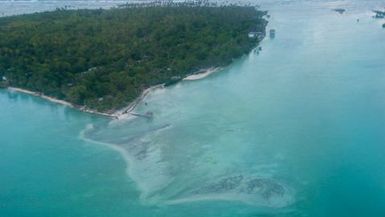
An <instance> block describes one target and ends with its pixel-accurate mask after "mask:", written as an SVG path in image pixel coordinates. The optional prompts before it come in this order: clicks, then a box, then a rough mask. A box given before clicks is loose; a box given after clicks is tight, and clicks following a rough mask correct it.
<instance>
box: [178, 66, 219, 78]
mask: <svg viewBox="0 0 385 217" xmlns="http://www.w3.org/2000/svg"><path fill="white" fill-rule="evenodd" d="M220 70H222V68H221V67H210V68H207V69H202V70H199V71H197V72H195V73H193V74H191V75H188V76H186V77H185V78H183V79H182V80H183V81H196V80H201V79H204V78H207V77H208V76H210V75H211V74H214V73H216V72H218V71H220Z"/></svg>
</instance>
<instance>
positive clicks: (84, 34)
mask: <svg viewBox="0 0 385 217" xmlns="http://www.w3.org/2000/svg"><path fill="white" fill-rule="evenodd" d="M265 14H266V12H263V11H259V10H256V8H255V7H253V6H235V5H227V6H215V7H213V6H212V5H196V6H192V5H191V4H188V5H183V4H180V3H178V5H172V4H169V5H166V6H165V5H164V6H161V7H160V6H156V5H155V6H147V7H133V6H127V7H120V8H115V9H109V10H104V9H98V10H57V11H54V12H44V13H36V14H30V15H21V16H13V17H5V18H0V78H3V79H4V78H5V79H6V81H5V80H4V81H3V82H2V84H3V86H4V84H6V85H10V86H15V87H21V88H26V89H29V90H33V91H37V92H41V93H44V94H45V95H49V96H53V97H56V98H58V99H64V100H67V101H69V102H72V103H74V104H76V105H79V106H82V105H84V106H86V107H88V108H91V109H96V110H98V111H104V112H109V111H112V110H114V109H117V108H121V107H123V106H125V105H127V104H128V103H129V102H130V101H132V100H133V99H135V98H136V97H137V96H138V95H139V94H140V93H141V92H142V90H143V89H145V88H147V87H149V86H152V85H156V84H160V83H173V82H175V81H176V80H178V79H180V78H182V77H184V76H186V75H188V74H190V73H192V72H194V71H197V70H199V69H202V68H207V67H211V66H223V65H226V64H229V63H230V62H231V61H232V60H233V59H234V58H237V57H240V56H241V55H243V54H245V53H248V52H249V51H250V50H251V49H252V48H253V47H255V46H256V43H257V42H256V41H255V40H251V39H249V38H248V32H249V31H256V32H263V33H264V32H265V26H266V24H267V21H266V20H264V19H263V16H264V15H265ZM0 86H1V85H0Z"/></svg>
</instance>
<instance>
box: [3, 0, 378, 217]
mask: <svg viewBox="0 0 385 217" xmlns="http://www.w3.org/2000/svg"><path fill="white" fill-rule="evenodd" d="M62 3H63V2H61V4H62ZM86 3H87V4H92V3H94V2H86ZM99 3H100V2H99ZM99 3H98V4H99ZM18 4H19V3H15V2H7V3H5V4H2V3H0V11H8V12H9V13H19V12H18V9H15V10H14V11H13V12H12V11H11V8H13V7H11V6H10V5H18ZM24 4H27V5H29V6H28V7H30V8H29V9H28V10H29V11H34V10H36V9H34V8H38V5H39V4H43V3H41V2H24ZM76 4H85V3H84V2H83V3H76ZM95 4H96V3H95ZM103 4H106V5H109V4H112V3H110V2H107V3H106V2H104V3H103ZM41 7H43V6H41ZM44 7H45V6H44ZM261 7H262V8H263V9H267V10H269V12H270V14H271V16H272V17H271V18H270V20H269V21H270V23H269V26H268V29H270V28H274V29H276V31H277V34H276V37H275V38H274V39H270V38H266V39H265V40H264V41H263V43H262V44H261V46H262V51H261V52H260V53H259V54H257V52H252V53H250V54H249V55H247V56H245V57H243V58H241V59H239V60H237V61H235V62H234V63H233V64H232V65H230V66H228V67H226V68H225V69H224V70H222V71H221V72H218V73H216V74H214V75H212V76H210V77H208V78H206V79H204V80H200V81H190V82H182V83H179V84H177V85H175V86H173V87H170V88H166V89H162V90H157V91H155V92H153V93H152V94H151V95H150V96H148V97H147V98H146V100H145V101H146V102H147V105H144V104H143V105H141V106H139V107H138V112H145V111H152V112H154V115H155V116H154V119H153V120H152V121H148V120H144V119H140V118H136V119H130V120H114V121H111V120H108V119H105V118H102V117H97V116H92V115H89V114H84V113H81V112H78V111H76V110H72V109H69V108H66V107H63V106H59V105H55V104H52V103H49V102H46V101H44V100H41V99H38V98H35V97H30V96H26V95H23V94H18V93H12V92H9V91H6V90H1V91H0V216H4V217H21V216H28V217H35V216H36V217H42V216H43V217H45V216H57V217H64V216H71V217H72V216H109V217H120V216H132V217H141V216H143V217H147V216H171V217H173V216H175V217H177V216H178V217H179V216H186V217H193V216H199V217H202V216H205V217H206V216H207V217H208V216H215V217H218V216H229V217H230V216H231V217H234V216H242V217H243V216H287V217H297V216H298V217H299V216H300V217H304V216H312V217H318V216H319V217H326V216H328V217H329V216H335V217H344V216H349V217H356V216H357V217H362V216H373V217H376V216H379V217H382V216H385V31H384V29H382V27H381V25H382V23H384V22H385V20H375V19H373V18H372V17H371V16H372V15H373V14H372V13H371V9H377V8H381V7H382V8H384V7H385V3H383V2H381V1H348V0H346V1H278V0H277V1H263V2H261ZM336 7H344V8H346V9H347V12H346V13H345V14H343V15H340V14H338V13H336V12H333V11H332V10H331V9H333V8H336ZM23 10H25V8H24V9H23ZM28 10H27V11H28ZM357 19H359V20H360V21H359V22H357Z"/></svg>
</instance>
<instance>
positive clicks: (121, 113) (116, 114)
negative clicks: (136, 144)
mask: <svg viewBox="0 0 385 217" xmlns="http://www.w3.org/2000/svg"><path fill="white" fill-rule="evenodd" d="M221 69H222V68H221V67H210V68H207V69H201V70H199V71H197V72H195V73H193V74H190V75H187V76H186V77H185V78H183V79H182V80H181V81H196V80H201V79H204V78H206V77H208V76H210V75H211V74H214V73H216V72H218V71H220V70H221ZM164 87H165V84H158V85H154V86H151V87H149V88H147V89H145V90H143V91H142V93H141V94H140V96H138V97H137V98H136V99H135V100H133V101H132V102H130V103H129V104H128V106H126V107H123V108H121V109H117V110H114V111H113V112H112V113H107V112H98V111H96V110H93V109H89V108H86V107H85V106H78V105H74V104H72V103H70V102H68V101H65V100H60V99H56V98H55V97H51V96H47V95H44V94H43V93H40V92H36V91H31V90H27V89H23V88H19V87H12V86H10V87H7V88H5V89H7V90H8V91H10V92H18V93H24V94H28V95H31V96H35V97H39V98H41V99H45V100H47V101H49V102H52V103H56V104H59V105H63V106H67V107H70V108H73V109H76V110H79V111H81V112H85V113H89V114H94V115H100V116H104V117H108V118H113V119H125V118H128V117H129V116H132V114H131V112H133V110H134V109H135V108H136V107H137V106H138V105H139V104H140V103H141V102H142V101H143V100H144V99H145V98H146V96H147V95H148V94H150V93H151V92H153V91H154V90H156V89H159V88H164Z"/></svg>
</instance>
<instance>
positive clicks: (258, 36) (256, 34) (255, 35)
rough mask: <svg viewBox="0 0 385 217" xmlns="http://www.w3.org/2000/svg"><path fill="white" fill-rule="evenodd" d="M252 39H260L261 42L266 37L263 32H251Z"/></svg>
mask: <svg viewBox="0 0 385 217" xmlns="http://www.w3.org/2000/svg"><path fill="white" fill-rule="evenodd" d="M248 36H249V38H250V39H258V40H259V41H260V40H262V39H263V38H264V37H265V34H264V33H263V32H249V34H248Z"/></svg>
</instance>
